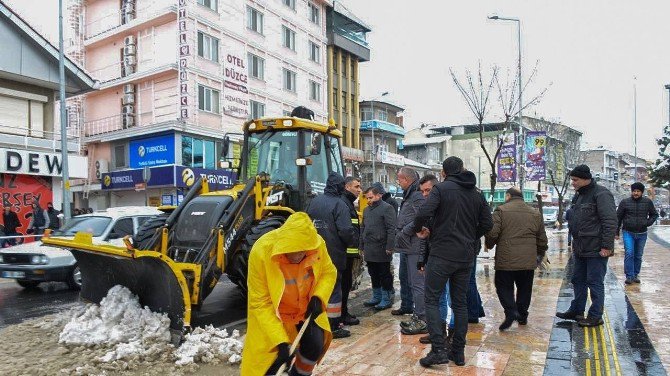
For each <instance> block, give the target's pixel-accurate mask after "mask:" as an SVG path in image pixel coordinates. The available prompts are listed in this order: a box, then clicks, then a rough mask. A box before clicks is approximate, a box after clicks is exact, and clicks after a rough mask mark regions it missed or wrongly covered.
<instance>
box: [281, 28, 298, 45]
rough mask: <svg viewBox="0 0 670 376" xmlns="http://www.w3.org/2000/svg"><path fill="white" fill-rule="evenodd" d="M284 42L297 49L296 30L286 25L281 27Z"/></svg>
mask: <svg viewBox="0 0 670 376" xmlns="http://www.w3.org/2000/svg"><path fill="white" fill-rule="evenodd" d="M281 36H282V44H283V45H284V47H286V48H288V49H290V50H293V51H295V31H293V30H291V29H289V28H288V27H286V26H283V25H282V27H281Z"/></svg>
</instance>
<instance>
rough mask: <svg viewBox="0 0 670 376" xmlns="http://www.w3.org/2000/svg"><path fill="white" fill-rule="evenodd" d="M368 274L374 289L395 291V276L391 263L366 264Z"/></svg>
mask: <svg viewBox="0 0 670 376" xmlns="http://www.w3.org/2000/svg"><path fill="white" fill-rule="evenodd" d="M366 264H367V265H368V273H369V274H370V280H371V281H372V288H373V289H376V288H381V289H382V290H386V291H391V290H393V275H392V274H391V263H390V262H366Z"/></svg>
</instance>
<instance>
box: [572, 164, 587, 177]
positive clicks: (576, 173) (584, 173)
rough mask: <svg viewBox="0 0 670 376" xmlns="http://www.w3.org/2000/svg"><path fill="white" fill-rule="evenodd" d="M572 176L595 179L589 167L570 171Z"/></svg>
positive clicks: (583, 166)
mask: <svg viewBox="0 0 670 376" xmlns="http://www.w3.org/2000/svg"><path fill="white" fill-rule="evenodd" d="M570 176H574V177H577V178H581V179H593V176H591V169H590V168H589V166H587V165H579V166H577V167H575V168H574V169H572V171H570Z"/></svg>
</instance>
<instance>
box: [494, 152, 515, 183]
mask: <svg viewBox="0 0 670 376" xmlns="http://www.w3.org/2000/svg"><path fill="white" fill-rule="evenodd" d="M496 181H498V182H499V183H511V182H515V181H516V145H514V144H512V145H503V147H502V148H500V155H499V156H498V178H497V180H496Z"/></svg>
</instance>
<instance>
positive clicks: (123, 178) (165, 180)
mask: <svg viewBox="0 0 670 376" xmlns="http://www.w3.org/2000/svg"><path fill="white" fill-rule="evenodd" d="M142 174H143V169H139V170H124V171H114V172H109V173H104V174H102V179H101V180H102V184H101V186H102V189H135V186H136V185H137V184H141V183H144V179H143V177H142ZM146 186H147V187H161V186H174V166H162V167H153V168H151V179H149V181H148V182H147V183H146Z"/></svg>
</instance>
